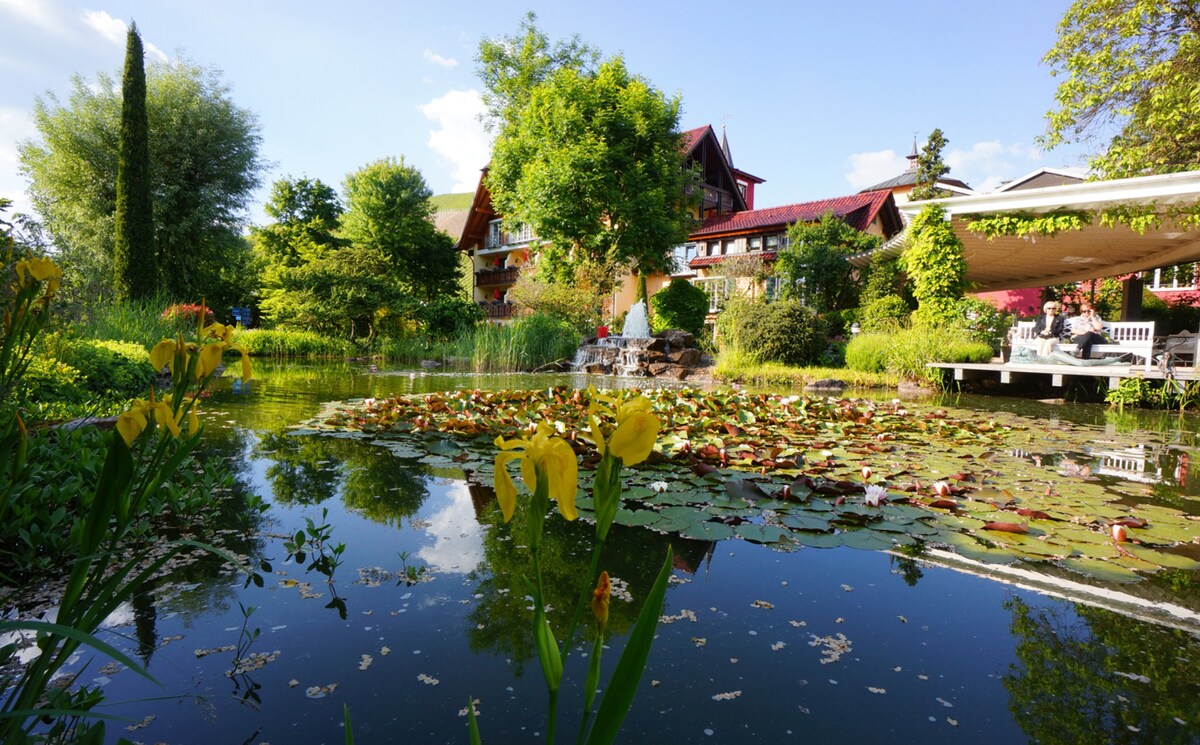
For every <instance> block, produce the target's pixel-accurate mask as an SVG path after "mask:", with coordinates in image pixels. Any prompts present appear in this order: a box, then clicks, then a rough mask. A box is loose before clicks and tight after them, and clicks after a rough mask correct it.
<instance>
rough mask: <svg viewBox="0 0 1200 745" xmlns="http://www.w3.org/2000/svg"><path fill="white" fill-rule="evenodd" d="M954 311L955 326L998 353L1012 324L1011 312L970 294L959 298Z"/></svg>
mask: <svg viewBox="0 0 1200 745" xmlns="http://www.w3.org/2000/svg"><path fill="white" fill-rule="evenodd" d="M954 313H955V326H957V327H958V328H959V329H961V330H963V331H965V332H966V333H967V335H968V336H969V337H970V338H971V339H973V340H974V341H977V342H982V343H983V344H987V345H988V346H989V347H991V349H992V352H993V353H995V354H999V353H1000V348H1001V346H1002V345H1003V344H1004V339H1005V337H1006V336H1007V335H1008V330H1009V329H1010V328H1012V325H1013V316H1012V314H1011V313H1006V312H1004V311H1002V310H1000V309H999V308H997V307H996V306H995V305H992V304H991V303H989V302H987V301H986V300H980V299H979V298H977V297H972V296H968V297H964V298H962V299H961V300H959V301H958V303H957V304H956V305H955V306H954Z"/></svg>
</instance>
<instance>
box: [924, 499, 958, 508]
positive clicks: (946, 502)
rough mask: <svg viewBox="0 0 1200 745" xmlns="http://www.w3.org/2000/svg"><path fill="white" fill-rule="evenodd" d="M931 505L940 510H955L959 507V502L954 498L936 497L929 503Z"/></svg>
mask: <svg viewBox="0 0 1200 745" xmlns="http://www.w3.org/2000/svg"><path fill="white" fill-rule="evenodd" d="M929 506H930V507H936V508H938V509H940V510H953V509H956V508H957V507H958V502H955V501H954V500H953V499H935V500H933V501H932V502H930V503H929Z"/></svg>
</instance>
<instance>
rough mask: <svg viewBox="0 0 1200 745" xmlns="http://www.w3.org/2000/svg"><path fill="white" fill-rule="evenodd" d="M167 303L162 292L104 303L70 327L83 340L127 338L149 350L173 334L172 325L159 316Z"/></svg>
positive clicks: (169, 302)
mask: <svg viewBox="0 0 1200 745" xmlns="http://www.w3.org/2000/svg"><path fill="white" fill-rule="evenodd" d="M170 304H171V300H170V298H168V297H167V296H166V295H163V294H159V295H156V296H154V297H151V298H147V299H144V300H124V301H120V302H111V303H104V304H100V305H96V306H94V307H92V308H91V309H90V310H89V311H88V312H87V313H85V314H84V315H83V317H82V318H80V319H79V320H78V321H77V322H75V323H73V324H72V328H73V329H74V331H75V332H76V334H77V335H78V336H79V337H82V338H84V339H96V340H99V341H128V342H133V343H135V344H140V345H141V346H143V347H145V348H146V350H147V351H149V350H150V349H151V348H153V347H154V345H155V344H157V343H158V342H159V341H161V340H162V339H163V338H167V337H172V336H174V335H175V324H174V323H173V322H172V321H169V320H166V319H164V318H163V317H162V314H163V311H164V310H166V308H167V306H169V305H170Z"/></svg>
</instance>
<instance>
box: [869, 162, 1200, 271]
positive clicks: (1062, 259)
mask: <svg viewBox="0 0 1200 745" xmlns="http://www.w3.org/2000/svg"><path fill="white" fill-rule="evenodd" d="M1196 203H1200V171H1189V172H1186V173H1171V174H1165V175H1157V176H1139V177H1137V178H1128V179H1117V180H1113V181H1086V182H1083V183H1078V184H1066V185H1063V186H1048V187H1044V188H1040V189H1026V190H1015V191H1008V192H996V193H993V194H978V195H971V196H962V197H948V198H944V199H932V200H925V201H919V202H909V203H907V204H904V205H901V206H900V211H901V212H903V213H904V214H905V215H906V216H908V217H909V218H911V217H913V216H915V215H916V214H917V213H919V212H920V211H921V210H922V209H923V208H924V207H925V206H926V205H928V204H940V205H942V207H943V208H944V209H945V210H946V215H947V217H948V219H949V220H950V222H951V224H952V226H953V228H954V232H955V234H956V235H957V236H958V237H959V239H960V240H961V241H962V243H963V249H964V257H965V259H966V262H967V275H966V278H967V280H968V281H970V282H972V283H974V288H975V290H976V291H979V292H987V291H992V290H1012V289H1020V288H1025V287H1040V286H1044V285H1050V284H1062V283H1066V282H1078V281H1082V280H1088V279H1096V278H1099V277H1112V276H1115V275H1122V274H1130V273H1132V272H1138V271H1143V270H1147V269H1155V268H1158V267H1164V266H1170V265H1172V264H1179V263H1182V262H1187V261H1197V260H1200V228H1196V227H1185V226H1180V225H1178V224H1177V223H1175V222H1174V221H1172V220H1170V219H1164V220H1163V222H1162V224H1161V225H1160V226H1159V227H1158V228H1156V229H1151V230H1147V231H1145V232H1144V233H1138V232H1136V231H1134V230H1131V229H1130V228H1128V227H1126V226H1125V225H1116V226H1111V227H1106V226H1103V225H1101V224H1100V221H1099V218H1097V219H1095V220H1093V222H1092V224H1091V225H1090V226H1088V227H1085V228H1084V229H1082V230H1066V231H1062V232H1059V233H1058V234H1057V235H1054V236H1037V237H1033V236H1031V237H1025V238H1019V237H1014V236H999V237H996V238H992V239H988V238H987V237H985V236H981V235H977V234H974V233H972V232H971V231H969V230H968V229H967V223H968V222H970V221H971V219H972V217H973V216H978V215H1003V214H1014V215H1015V214H1031V213H1032V214H1044V213H1048V212H1056V211H1063V210H1071V211H1089V212H1095V213H1096V214H1099V212H1100V211H1102V210H1105V209H1110V208H1113V207H1120V206H1134V207H1141V206H1147V205H1150V206H1154V207H1155V208H1156V209H1157V210H1159V211H1160V212H1162V211H1163V210H1165V209H1166V208H1168V207H1170V206H1179V205H1190V204H1196ZM902 248H903V245H902V243H900V242H894V243H890V244H889V245H885V246H884V247H883V248H881V249H879V251H882V252H885V255H887V254H889V253H890V254H896V253H899V252H900V251H901V250H902ZM874 253H878V252H874ZM871 255H873V254H860V255H858V256H856V257H854V258H853V259H851V263H852V264H855V265H857V266H865V265H866V264H867V263H868V262H869V261H870V258H871Z"/></svg>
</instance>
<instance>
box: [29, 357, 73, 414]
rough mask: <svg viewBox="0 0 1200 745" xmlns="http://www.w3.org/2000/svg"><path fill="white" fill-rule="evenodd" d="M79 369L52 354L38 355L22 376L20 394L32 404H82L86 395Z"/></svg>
mask: <svg viewBox="0 0 1200 745" xmlns="http://www.w3.org/2000/svg"><path fill="white" fill-rule="evenodd" d="M79 378H80V375H79V371H78V370H76V369H75V368H73V367H71V366H70V365H68V364H67V363H65V362H60V361H58V360H56V359H52V358H50V357H42V356H34V357H33V358H31V359H30V360H29V367H27V368H26V369H25V375H24V377H23V378H22V379H21V383H20V388H18V393H17V397H18V398H19V399H20V400H21V402H22V403H24V404H30V403H34V402H37V403H44V404H51V403H80V402H82V401H83V400H84V399H85V398H86V397H87V394H86V393H85V392H84V388H83V386H82V385H80V383H79Z"/></svg>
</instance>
